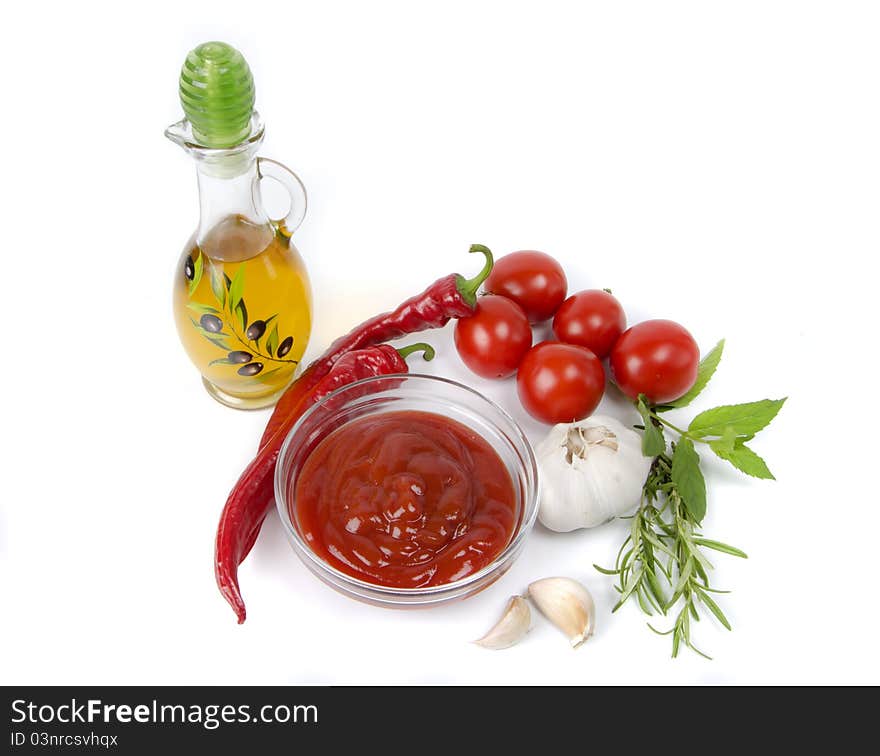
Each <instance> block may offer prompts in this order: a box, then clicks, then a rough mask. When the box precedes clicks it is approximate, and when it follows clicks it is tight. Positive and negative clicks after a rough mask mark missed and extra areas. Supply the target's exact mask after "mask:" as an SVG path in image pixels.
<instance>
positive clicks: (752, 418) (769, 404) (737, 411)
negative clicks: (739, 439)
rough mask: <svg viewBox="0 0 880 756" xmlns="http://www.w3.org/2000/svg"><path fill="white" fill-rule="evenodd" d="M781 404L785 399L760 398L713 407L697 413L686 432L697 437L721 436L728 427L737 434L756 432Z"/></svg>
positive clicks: (777, 410)
mask: <svg viewBox="0 0 880 756" xmlns="http://www.w3.org/2000/svg"><path fill="white" fill-rule="evenodd" d="M783 404H785V399H762V400H761V401H759V402H747V403H746V404H728V405H725V406H723V407H715V408H714V409H710V410H706V411H705V412H701V413H700V414H699V415H697V416H696V417H695V418H694V419H693V420H692V421H691V424H690V426H689V427H688V432H689V433H691V434H692V435H694V436H697V437H699V438H706V437H707V436H718V437H723V436H724V434H725V433H726V432H727V429H728V428H730V429H732V430H733V432H734V434H736V435H737V436H745V435H748V434H750V433H757V432H758V431H759V430H761V429H762V428H765V427H766V426H767V425H769V424H770V421H771V420H773V418H774V417H776V415H777V413H778V412H779V410H780V409H782V405H783Z"/></svg>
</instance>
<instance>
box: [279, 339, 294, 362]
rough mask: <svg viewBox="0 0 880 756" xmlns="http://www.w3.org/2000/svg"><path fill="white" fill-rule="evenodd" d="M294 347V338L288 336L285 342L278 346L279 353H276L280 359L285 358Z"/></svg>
mask: <svg viewBox="0 0 880 756" xmlns="http://www.w3.org/2000/svg"><path fill="white" fill-rule="evenodd" d="M292 346H293V336H288V337H287V338H286V339H284V341H282V342H281V343H280V344H279V345H278V351H277V352H275V354H277V355H278V356H279V357H283V356H284V355H285V354H287V353H288V352H289V351H290V348H291V347H292Z"/></svg>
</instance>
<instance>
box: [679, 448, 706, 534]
mask: <svg viewBox="0 0 880 756" xmlns="http://www.w3.org/2000/svg"><path fill="white" fill-rule="evenodd" d="M672 482H673V484H675V487H676V488H677V489H678V493H679V495H680V496H681V499H682V501H683V502H684V506H685V508H686V509H687V511H688V512H690V515H691V517H693V518H694V521H695V522H698V523H699V522H701V521H702V519H703V517H705V516H706V480H705V478H703V472H702V470H700V455H699V454H697V450H696V449H694V444H693V442H692V441H691V440H690V439H689V438H682V439H680V440H679V442H678V443H677V444H676V445H675V451H674V452H673V454H672Z"/></svg>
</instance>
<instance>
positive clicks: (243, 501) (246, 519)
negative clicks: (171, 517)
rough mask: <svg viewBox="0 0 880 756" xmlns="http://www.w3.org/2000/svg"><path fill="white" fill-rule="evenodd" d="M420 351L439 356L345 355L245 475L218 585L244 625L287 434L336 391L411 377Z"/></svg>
mask: <svg viewBox="0 0 880 756" xmlns="http://www.w3.org/2000/svg"><path fill="white" fill-rule="evenodd" d="M416 351H421V352H422V353H423V356H424V358H425V359H426V360H431V359H433V357H434V350H433V349H432V348H431V346H429V345H428V344H413V345H412V346H408V347H405V348H403V349H401V350H399V351H398V350H396V349H394V348H393V347H390V346H388V345H387V344H382V345H381V346H377V347H369V348H365V349H358V350H356V351H351V352H348V353H346V354H344V355H342V356H341V357H340V358H339V360H338V361H337V362H336V363H335V364H334V365H333V366H332V369H331V370H330V371H329V372H328V373H327V374H326V375H325V376H324V377H323V378H322V379H321V380H320V381H319V382H317V383H316V384H315V385H314V386H313V387H312V390H311V391H309V392H307V393H305V394H303V395H302V396H301V397H300V400H299V402H298V403H297V405H296V407H294V408H292V411H291V412H290V414H289V415H288V416H287V417H286V418H284V422H283V424H282V425H281V426H279V428H278V430H277V431H276V433H275V435H274V436H273V437H272V438H271V439H270V441H269V443H267V444H265V445H264V446H263V448H262V449H260V451H259V452H258V453H257V456H256V457H254V459H253V461H252V462H251V463H250V464H249V465H248V466H247V469H245V471H244V472H243V473H242V474H241V477H240V478H239V479H238V482H237V483H236V484H235V488H233V489H232V493H231V494H230V495H229V498H228V499H227V500H226V506H224V507H223V513H222V514H221V515H220V524H219V525H218V527H217V541H216V544H215V550H214V573H215V575H216V577H217V585H218V586H219V588H220V592H221V593H222V594H223V596H224V597H225V598H226V600H227V601H228V602H229V604H230V606H232V608H233V609H234V610H235V614H236V615H237V616H238V622H239V624H240V623H242V622H244V620H245V616H246V613H245V607H244V601H243V600H242V598H241V591H240V590H239V587H238V566H239V565H240V564H241V563H242V562H243V561H244V559H245V557H246V556H247V555H248V552H250V550H251V547H252V546H253V545H254V541H256V540H257V535H258V534H259V532H260V526H261V525H262V524H263V520H264V519H265V517H266V514H267V513H268V512H269V510H270V509H271V507H272V502H273V500H274V495H275V491H274V478H275V462H276V461H277V459H278V453H279V452H280V450H281V445H282V443H283V442H284V439H285V438H286V437H287V433H288V432H289V431H290V429H291V428H292V427H293V426H294V424H295V423H296V421H297V420H298V419H299V418H300V417H301V416H302V415H303V413H304V412H305V411H306V410H307V409H308V408H309V407H311V406H312V405H313V404H315V403H316V402H317V401H319V400H320V399H323V398H324V397H325V396H327V394H329V393H330V392H332V391H335V390H336V389H338V388H340V387H342V386H346V385H348V384H349V383H354V382H355V381H358V380H360V379H361V378H368V377H370V376H374V375H393V374H396V373H406V372H407V371H408V368H407V364H406V360H405V358H406V357H407V356H408V355H410V354H412V353H413V352H416Z"/></svg>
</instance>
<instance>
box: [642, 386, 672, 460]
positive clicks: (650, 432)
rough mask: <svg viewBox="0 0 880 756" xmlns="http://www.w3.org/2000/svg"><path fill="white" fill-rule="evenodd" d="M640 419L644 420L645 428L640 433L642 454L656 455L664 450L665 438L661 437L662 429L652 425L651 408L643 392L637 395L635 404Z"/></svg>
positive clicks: (647, 455)
mask: <svg viewBox="0 0 880 756" xmlns="http://www.w3.org/2000/svg"><path fill="white" fill-rule="evenodd" d="M636 409H638V411H639V414H640V415H641V416H642V420H644V421H645V430H644V433H643V434H642V454H644V455H645V456H646V457H656V456H657V455H658V454H663V452H665V451H666V439H665V438H664V437H663V429H662V428H659V427H657V426H656V425H654V420H653V418H652V417H651V410H650V408H649V407H648V399H647V397H646V396H645V395H644V394H640V395H639V401H638V403H637V404H636Z"/></svg>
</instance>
